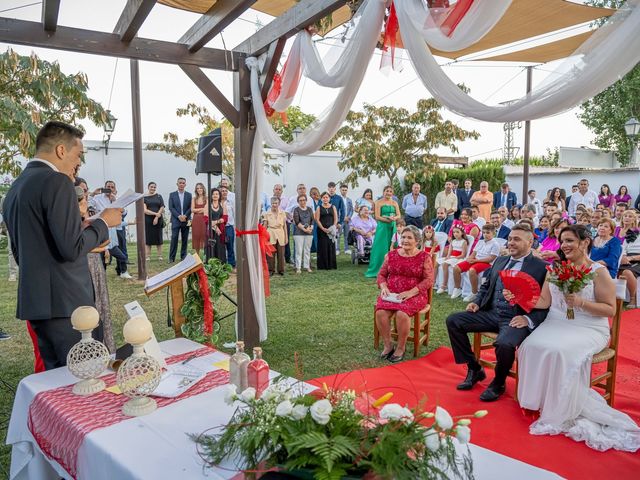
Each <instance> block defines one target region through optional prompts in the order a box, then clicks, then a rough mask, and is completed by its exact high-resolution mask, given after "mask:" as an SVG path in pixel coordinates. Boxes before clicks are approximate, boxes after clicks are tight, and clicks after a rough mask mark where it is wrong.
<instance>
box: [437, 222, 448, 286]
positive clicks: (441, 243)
mask: <svg viewBox="0 0 640 480" xmlns="http://www.w3.org/2000/svg"><path fill="white" fill-rule="evenodd" d="M433 238H435V240H436V242H438V247H439V249H438V258H442V257H443V256H444V249H445V246H446V244H447V239H448V238H449V237H448V236H447V234H446V233H445V232H436V233H435V234H434V236H433ZM436 268H437V272H434V277H435V279H436V289H438V288H440V285H442V268H440V264H436Z"/></svg>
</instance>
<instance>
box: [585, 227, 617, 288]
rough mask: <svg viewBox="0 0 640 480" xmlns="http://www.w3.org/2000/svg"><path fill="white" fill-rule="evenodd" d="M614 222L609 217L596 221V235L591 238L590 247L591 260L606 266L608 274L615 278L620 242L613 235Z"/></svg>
mask: <svg viewBox="0 0 640 480" xmlns="http://www.w3.org/2000/svg"><path fill="white" fill-rule="evenodd" d="M615 225H616V224H615V222H614V221H613V220H611V219H610V218H603V219H602V220H600V221H599V222H598V235H596V237H595V238H594V239H593V247H592V248H591V260H593V261H594V262H598V263H599V264H601V265H604V266H605V267H607V270H609V275H610V276H611V277H612V278H616V276H617V275H618V266H619V265H620V255H621V254H622V242H621V241H620V240H618V239H617V238H616V237H614V236H613V231H614V230H615Z"/></svg>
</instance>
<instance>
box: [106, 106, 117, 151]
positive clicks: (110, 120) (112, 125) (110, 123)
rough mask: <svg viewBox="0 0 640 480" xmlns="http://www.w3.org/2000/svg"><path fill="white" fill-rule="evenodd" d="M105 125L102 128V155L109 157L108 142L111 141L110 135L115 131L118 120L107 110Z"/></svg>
mask: <svg viewBox="0 0 640 480" xmlns="http://www.w3.org/2000/svg"><path fill="white" fill-rule="evenodd" d="M106 113H107V123H106V124H105V126H104V135H105V139H104V140H103V142H102V143H104V154H105V155H109V141H110V140H111V134H112V133H113V131H114V130H115V129H116V122H117V121H118V119H117V118H116V117H114V116H113V114H112V113H111V110H107V112H106Z"/></svg>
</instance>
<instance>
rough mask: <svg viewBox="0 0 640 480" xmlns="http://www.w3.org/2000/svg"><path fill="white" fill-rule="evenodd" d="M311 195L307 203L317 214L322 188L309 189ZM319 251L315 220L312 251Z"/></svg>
mask: <svg viewBox="0 0 640 480" xmlns="http://www.w3.org/2000/svg"><path fill="white" fill-rule="evenodd" d="M368 190H369V191H371V189H368ZM366 193H367V192H366V190H365V194H366ZM309 196H310V197H311V198H310V199H309V200H307V203H308V204H309V206H310V207H311V209H312V210H313V211H314V215H315V211H316V210H317V209H318V207H319V206H320V204H321V203H322V200H320V190H319V189H318V187H311V189H310V190H309ZM317 251H318V226H317V225H316V222H315V221H314V222H313V240H312V242H311V253H317Z"/></svg>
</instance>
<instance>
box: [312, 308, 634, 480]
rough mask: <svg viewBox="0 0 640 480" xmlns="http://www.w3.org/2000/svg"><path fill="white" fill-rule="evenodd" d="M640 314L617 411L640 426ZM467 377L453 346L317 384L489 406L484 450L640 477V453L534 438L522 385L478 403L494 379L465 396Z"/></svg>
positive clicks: (580, 471) (627, 325)
mask: <svg viewBox="0 0 640 480" xmlns="http://www.w3.org/2000/svg"><path fill="white" fill-rule="evenodd" d="M638 345H640V310H633V311H629V312H625V313H624V314H623V317H622V327H621V333H620V357H619V359H618V373H617V383H616V397H615V404H614V406H615V407H616V408H617V409H619V410H622V411H624V412H625V413H627V414H629V415H630V416H631V417H632V418H633V419H634V420H635V421H636V422H638V423H640V393H639V392H640V353H639V352H638ZM465 373H466V368H465V367H464V366H460V365H456V364H455V363H454V362H453V354H452V352H451V350H450V349H448V348H439V349H437V350H435V351H434V352H432V353H430V354H429V355H427V356H425V357H422V358H420V359H418V360H413V361H407V362H403V363H400V364H397V365H389V366H384V367H381V368H372V369H368V370H356V371H353V372H349V373H345V374H338V375H332V376H328V377H323V378H317V379H315V380H311V381H310V383H313V384H316V385H318V386H321V385H322V383H323V382H325V383H326V384H327V385H329V386H330V387H331V386H333V387H340V388H353V389H355V390H358V391H361V390H364V389H367V390H368V391H369V392H370V393H371V394H372V395H373V396H380V395H382V394H384V393H386V392H388V391H392V392H393V393H394V396H393V399H392V400H391V401H392V402H397V403H400V404H405V403H407V404H409V405H410V406H414V405H415V404H416V403H417V402H418V400H420V399H422V398H426V400H427V405H426V406H427V407H429V408H431V407H433V406H435V405H442V406H443V407H445V408H446V409H447V410H449V412H450V413H451V414H452V415H456V414H458V415H462V414H471V413H473V412H475V411H476V410H481V409H487V410H489V415H488V416H487V417H485V418H483V419H477V420H474V421H473V423H472V424H471V429H472V438H471V441H472V442H473V443H474V444H476V445H479V446H481V447H485V448H487V449H489V450H492V451H494V452H498V453H501V454H503V455H506V456H508V457H512V458H516V459H518V460H521V461H523V462H526V463H529V464H531V465H535V466H538V467H540V468H544V469H546V470H550V471H552V472H555V473H557V474H559V475H561V476H563V477H565V478H568V479H591V478H594V479H596V478H598V479H599V478H612V479H616V480H626V479H632V478H639V477H638V475H639V473H638V472H640V453H635V454H634V453H625V452H617V451H612V450H610V451H608V452H598V451H595V450H592V449H590V448H589V447H587V446H586V445H585V444H584V443H578V442H575V441H573V440H571V439H569V438H566V437H564V436H553V437H551V436H534V435H530V434H529V429H528V427H529V424H530V423H531V422H532V420H530V419H529V418H526V417H525V416H523V414H522V412H521V410H520V408H519V406H518V403H517V402H516V401H515V400H514V387H515V384H514V382H513V380H512V379H509V380H508V383H507V393H506V395H504V396H503V397H502V398H501V399H500V400H498V401H497V402H495V403H489V404H487V403H484V402H481V401H480V400H479V399H478V395H480V392H482V390H483V389H484V387H486V386H487V385H488V383H489V382H490V381H491V379H492V378H493V372H491V371H487V373H488V378H487V380H485V381H484V382H481V383H480V385H476V386H475V387H474V389H473V390H471V391H470V392H459V391H457V390H456V388H455V386H456V384H457V383H458V382H460V381H461V380H462V378H463V377H464V375H465Z"/></svg>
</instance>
